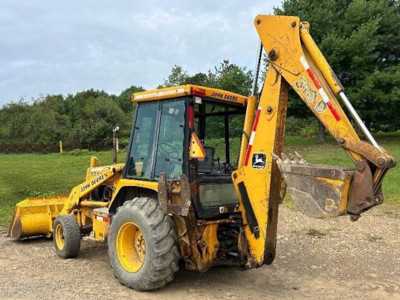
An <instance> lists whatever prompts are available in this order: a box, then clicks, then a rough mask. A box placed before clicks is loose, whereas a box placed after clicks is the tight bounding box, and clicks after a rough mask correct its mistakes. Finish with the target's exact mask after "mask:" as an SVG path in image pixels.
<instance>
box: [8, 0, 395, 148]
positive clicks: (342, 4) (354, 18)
mask: <svg viewBox="0 0 400 300" xmlns="http://www.w3.org/2000/svg"><path fill="white" fill-rule="evenodd" d="M275 14H278V15H298V16H300V18H301V19H302V20H307V21H309V22H310V24H311V34H312V36H313V37H314V39H315V40H316V42H317V44H318V45H319V46H320V48H321V50H322V52H323V53H324V54H325V55H326V57H327V59H328V61H329V62H330V64H331V66H332V68H333V69H334V70H335V72H336V74H337V75H338V77H339V79H340V80H341V82H342V83H343V85H344V86H345V87H346V91H347V94H348V95H349V98H350V99H351V101H352V102H353V104H354V106H355V107H356V108H357V110H358V111H359V113H360V115H361V116H362V118H363V119H364V121H365V122H366V124H367V126H368V127H369V128H370V129H371V130H372V131H385V132H388V131H396V130H399V129H400V117H399V114H400V31H399V30H398V24H400V5H399V1H397V0H392V1H391V0H374V1H367V0H311V1H309V0H284V1H283V2H282V4H281V6H280V7H278V8H275ZM253 75H254V74H253V73H252V72H251V71H250V70H248V69H246V68H245V67H242V66H239V65H236V64H233V63H231V62H229V61H228V60H224V61H222V62H221V63H219V64H218V65H217V66H215V67H214V68H213V69H211V70H209V71H208V72H199V73H195V74H189V73H188V72H186V71H185V70H184V69H183V68H182V67H181V66H174V67H173V68H172V70H171V72H170V74H169V76H168V77H167V79H166V80H165V82H163V83H162V84H160V87H162V86H172V85H180V84H186V83H191V84H199V85H204V86H210V87H216V88H221V89H225V90H229V91H233V92H237V93H240V94H243V95H249V94H250V92H251V86H252V82H253ZM142 90H143V88H142V87H139V86H131V87H130V88H127V89H126V90H124V91H123V92H122V93H121V94H119V95H112V94H109V93H106V92H104V91H97V90H86V91H82V92H78V93H76V94H73V95H67V96H63V95H48V96H45V97H43V98H40V99H36V100H35V101H31V102H26V101H23V100H21V101H18V102H11V103H9V104H7V105H5V106H3V107H2V108H1V109H0V152H6V151H12V152H18V151H21V152H26V151H32V150H33V151H36V150H37V151H39V150H45V151H54V150H56V149H57V143H58V141H59V140H62V141H63V142H64V145H65V146H66V148H67V149H74V148H86V149H93V150H96V149H102V148H106V147H109V146H110V145H111V133H110V132H111V129H112V128H113V127H115V126H116V125H118V126H119V127H120V128H121V136H122V140H123V141H125V143H126V140H127V138H128V136H129V132H130V126H131V123H132V115H133V111H134V109H135V108H134V105H133V104H132V102H131V101H130V97H131V94H132V93H133V92H137V91H142ZM288 116H289V118H288V125H289V126H288V130H289V134H301V133H302V132H304V130H307V129H308V128H310V129H309V130H310V131H311V133H312V134H314V133H315V134H316V133H317V131H318V130H315V128H317V126H315V124H316V123H312V122H311V121H310V120H311V118H312V116H311V115H310V113H309V111H308V110H307V108H306V106H305V105H304V104H303V103H301V101H300V100H299V99H298V98H297V97H296V95H294V93H290V101H289V107H288ZM309 124H311V125H309ZM215 126H218V124H217V123H216V124H215ZM46 149H48V150H46Z"/></svg>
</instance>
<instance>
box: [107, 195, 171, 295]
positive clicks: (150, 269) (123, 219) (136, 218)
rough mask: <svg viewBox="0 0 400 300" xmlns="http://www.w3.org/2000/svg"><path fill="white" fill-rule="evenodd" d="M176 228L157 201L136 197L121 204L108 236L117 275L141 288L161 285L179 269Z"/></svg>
mask: <svg viewBox="0 0 400 300" xmlns="http://www.w3.org/2000/svg"><path fill="white" fill-rule="evenodd" d="M176 244H177V237H176V233H175V228H174V227H173V224H172V222H171V220H170V217H169V216H168V215H166V214H165V213H164V212H163V211H162V210H161V208H160V206H159V204H158V202H157V201H156V200H154V199H152V198H148V197H136V198H134V199H133V200H130V201H126V202H125V203H124V205H123V206H121V207H119V208H118V210H117V213H116V214H115V216H114V217H113V219H112V223H111V227H110V231H109V235H108V254H109V257H110V262H111V266H112V268H113V270H114V275H115V277H116V278H117V279H118V280H119V281H120V282H121V283H122V284H123V285H125V286H127V287H130V288H133V289H135V290H140V291H148V290H155V289H158V288H161V287H163V286H165V285H166V284H168V283H169V282H171V281H172V280H173V279H174V274H175V273H176V272H177V271H178V269H179V267H178V262H179V252H178V248H177V245H176Z"/></svg>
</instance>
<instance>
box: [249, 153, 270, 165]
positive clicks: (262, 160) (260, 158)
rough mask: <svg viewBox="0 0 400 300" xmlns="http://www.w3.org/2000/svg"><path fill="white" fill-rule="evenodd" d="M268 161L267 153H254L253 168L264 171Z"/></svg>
mask: <svg viewBox="0 0 400 300" xmlns="http://www.w3.org/2000/svg"><path fill="white" fill-rule="evenodd" d="M266 161H267V156H266V155H265V153H254V154H253V159H252V166H253V168H255V169H264V168H265V165H266Z"/></svg>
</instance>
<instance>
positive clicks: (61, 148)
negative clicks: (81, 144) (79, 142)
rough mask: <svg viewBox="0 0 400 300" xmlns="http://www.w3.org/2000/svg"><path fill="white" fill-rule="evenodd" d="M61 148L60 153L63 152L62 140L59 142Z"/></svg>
mask: <svg viewBox="0 0 400 300" xmlns="http://www.w3.org/2000/svg"><path fill="white" fill-rule="evenodd" d="M58 145H59V148H60V153H63V143H62V141H59V142H58Z"/></svg>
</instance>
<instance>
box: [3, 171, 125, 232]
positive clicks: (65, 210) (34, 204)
mask: <svg viewBox="0 0 400 300" xmlns="http://www.w3.org/2000/svg"><path fill="white" fill-rule="evenodd" d="M123 168H124V165H123V164H114V165H111V166H104V167H94V166H93V167H92V166H91V167H90V168H89V169H88V171H87V176H86V179H85V181H84V182H82V183H80V184H78V185H77V186H75V187H73V188H72V189H71V192H70V193H69V196H68V197H62V196H55V197H47V198H36V199H35V198H32V199H30V198H28V199H25V200H23V201H21V202H19V203H18V204H17V205H16V209H15V213H14V215H13V218H12V221H11V223H10V226H9V229H8V236H10V237H12V238H13V239H16V240H18V239H20V238H22V237H26V236H35V235H51V233H52V231H53V221H54V219H55V218H56V217H57V216H59V215H68V214H71V213H72V211H73V210H74V209H75V208H78V207H104V206H108V203H107V202H100V201H90V200H86V198H87V197H88V196H89V194H90V193H91V192H93V191H94V190H95V189H97V188H98V187H99V186H100V185H102V184H104V183H105V182H107V181H108V180H111V179H112V178H113V177H115V176H117V175H118V174H120V173H121V171H122V169H123Z"/></svg>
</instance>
